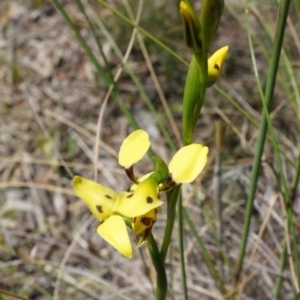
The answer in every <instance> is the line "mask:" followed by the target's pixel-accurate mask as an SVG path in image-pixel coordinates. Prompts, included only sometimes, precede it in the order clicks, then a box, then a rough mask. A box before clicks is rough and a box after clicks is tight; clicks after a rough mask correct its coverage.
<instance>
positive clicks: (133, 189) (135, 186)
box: [130, 172, 153, 192]
mask: <svg viewBox="0 0 300 300" xmlns="http://www.w3.org/2000/svg"><path fill="white" fill-rule="evenodd" d="M151 174H153V172H150V173H147V174H145V175H143V176H142V177H140V178H139V179H138V181H139V182H143V181H144V180H146V179H147V178H148V177H149V176H150V175H151ZM137 187H138V184H136V183H134V184H133V185H132V186H131V187H130V191H131V192H133V191H135V190H136V188H137Z"/></svg>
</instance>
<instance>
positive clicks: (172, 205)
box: [160, 185, 181, 262]
mask: <svg viewBox="0 0 300 300" xmlns="http://www.w3.org/2000/svg"><path fill="white" fill-rule="evenodd" d="M180 189H181V185H177V186H176V187H175V188H174V189H173V190H172V191H170V192H168V193H167V197H168V198H169V199H168V208H167V222H166V227H165V234H164V239H163V242H162V245H161V250H160V255H161V259H162V261H163V262H165V260H166V256H167V253H168V249H169V245H170V242H171V237H172V232H173V227H174V221H175V216H176V203H177V199H178V197H179V194H180Z"/></svg>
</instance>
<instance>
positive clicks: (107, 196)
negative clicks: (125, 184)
mask: <svg viewBox="0 0 300 300" xmlns="http://www.w3.org/2000/svg"><path fill="white" fill-rule="evenodd" d="M104 197H106V198H107V199H112V197H111V196H109V195H105V196H104Z"/></svg>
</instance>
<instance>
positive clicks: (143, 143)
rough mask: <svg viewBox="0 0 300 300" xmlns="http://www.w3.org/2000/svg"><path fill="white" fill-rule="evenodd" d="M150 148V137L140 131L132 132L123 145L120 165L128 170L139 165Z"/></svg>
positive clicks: (120, 152)
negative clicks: (134, 165)
mask: <svg viewBox="0 0 300 300" xmlns="http://www.w3.org/2000/svg"><path fill="white" fill-rule="evenodd" d="M149 147H150V141H149V135H148V133H147V132H146V131H144V130H142V129H138V130H136V131H134V132H132V133H131V134H130V135H129V136H128V137H127V138H126V139H125V140H124V141H123V143H122V145H121V148H120V151H119V164H120V165H121V166H122V167H124V168H126V169H128V168H130V167H131V166H132V165H133V164H135V163H137V162H138V161H139V160H140V159H141V158H142V157H143V156H144V155H145V154H146V152H147V151H148V149H149Z"/></svg>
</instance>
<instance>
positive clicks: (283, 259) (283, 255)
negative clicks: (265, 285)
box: [274, 244, 287, 299]
mask: <svg viewBox="0 0 300 300" xmlns="http://www.w3.org/2000/svg"><path fill="white" fill-rule="evenodd" d="M286 263H287V247H286V244H284V246H283V249H282V252H281V256H280V267H279V275H277V278H276V282H275V288H274V298H275V299H279V293H280V289H281V285H282V281H283V277H282V273H283V271H284V269H285V267H286Z"/></svg>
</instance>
